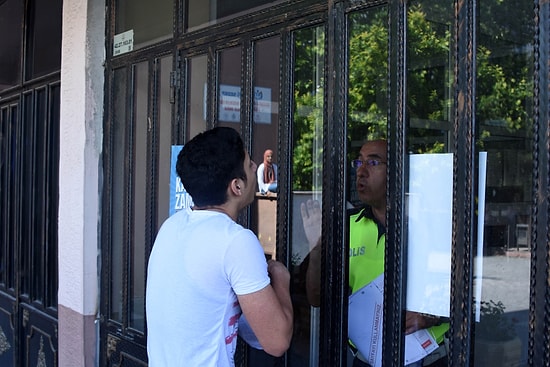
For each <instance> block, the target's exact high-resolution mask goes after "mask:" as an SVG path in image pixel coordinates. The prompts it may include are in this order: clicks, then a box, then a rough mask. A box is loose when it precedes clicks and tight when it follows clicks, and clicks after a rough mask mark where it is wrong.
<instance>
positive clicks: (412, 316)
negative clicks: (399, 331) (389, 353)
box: [405, 311, 441, 334]
mask: <svg viewBox="0 0 550 367" xmlns="http://www.w3.org/2000/svg"><path fill="white" fill-rule="evenodd" d="M440 324H441V319H440V318H439V317H437V316H433V315H427V314H424V313H418V312H413V311H407V315H406V317H405V334H411V333H414V332H415V331H417V330H421V329H427V328H429V327H432V326H435V325H440Z"/></svg>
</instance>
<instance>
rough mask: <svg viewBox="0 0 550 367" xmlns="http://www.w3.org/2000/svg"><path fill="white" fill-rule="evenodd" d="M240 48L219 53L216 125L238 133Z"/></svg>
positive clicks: (239, 113)
mask: <svg viewBox="0 0 550 367" xmlns="http://www.w3.org/2000/svg"><path fill="white" fill-rule="evenodd" d="M241 50H242V48H241V47H240V46H239V47H233V48H228V49H226V50H223V51H221V52H220V53H219V54H218V57H219V65H220V70H219V86H218V88H219V90H218V98H219V99H218V123H219V125H220V126H229V127H232V128H234V129H237V130H238V131H239V132H240V121H241V65H242V64H241V54H242V51H241Z"/></svg>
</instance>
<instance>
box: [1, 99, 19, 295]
mask: <svg viewBox="0 0 550 367" xmlns="http://www.w3.org/2000/svg"><path fill="white" fill-rule="evenodd" d="M8 116H9V120H8V121H7V123H8V124H9V127H8V130H7V131H8V133H7V135H6V139H7V141H6V148H7V149H8V154H7V155H6V163H5V164H6V165H7V167H6V169H9V171H8V173H6V175H7V176H6V179H7V180H8V186H7V187H8V192H6V195H9V196H7V197H8V198H9V199H8V200H9V207H8V208H9V211H8V213H9V216H8V219H7V220H8V223H9V225H8V226H6V227H5V228H7V229H8V230H7V233H8V237H7V238H8V251H7V252H6V256H7V260H6V262H7V267H6V273H7V280H6V284H7V286H8V288H9V289H12V290H13V289H15V279H16V277H15V275H16V274H15V272H16V271H17V270H16V269H18V268H19V267H18V266H16V264H15V258H16V257H15V251H16V248H17V246H19V245H18V244H19V241H20V238H19V236H18V233H17V232H16V230H15V229H16V228H17V226H19V224H20V223H19V220H18V218H19V210H20V209H19V208H20V206H19V195H20V185H21V182H20V179H19V172H20V162H19V157H17V155H16V152H18V151H19V142H18V140H19V134H20V130H19V129H18V127H19V126H20V125H21V124H20V123H19V122H20V121H19V108H18V106H17V105H14V106H11V107H10V113H9V114H8Z"/></svg>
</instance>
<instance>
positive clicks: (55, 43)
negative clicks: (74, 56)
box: [26, 0, 63, 79]
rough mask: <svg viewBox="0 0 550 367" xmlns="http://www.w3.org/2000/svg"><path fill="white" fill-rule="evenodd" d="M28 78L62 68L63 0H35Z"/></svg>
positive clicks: (33, 3) (33, 4) (33, 2)
mask: <svg viewBox="0 0 550 367" xmlns="http://www.w3.org/2000/svg"><path fill="white" fill-rule="evenodd" d="M31 3H32V12H31V14H32V18H33V19H32V22H31V24H33V27H32V29H31V34H30V35H29V37H30V39H29V44H30V46H29V50H28V52H29V53H28V55H27V56H28V57H27V59H28V60H29V61H28V64H27V67H28V69H27V71H28V75H27V77H26V78H27V79H31V78H36V77H39V76H42V75H46V74H48V73H51V72H54V71H58V70H60V69H61V23H62V15H61V14H62V10H63V1H62V0H34V1H32V2H31Z"/></svg>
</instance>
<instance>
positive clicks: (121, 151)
mask: <svg viewBox="0 0 550 367" xmlns="http://www.w3.org/2000/svg"><path fill="white" fill-rule="evenodd" d="M127 83H128V81H127V76H126V70H125V69H117V70H115V72H114V77H113V84H114V86H113V88H114V91H113V109H112V110H113V132H112V135H113V137H112V141H113V142H114V143H111V149H112V150H113V156H112V161H111V165H112V167H111V168H112V169H111V173H112V183H111V190H112V193H111V195H112V196H111V198H112V200H111V202H112V209H111V218H110V219H111V225H110V227H111V228H110V229H111V246H110V247H111V275H110V276H111V289H110V291H111V300H110V305H111V315H110V319H112V320H115V321H118V322H122V309H123V306H124V305H123V304H122V295H123V288H122V287H123V269H124V267H123V264H124V257H123V253H124V248H123V246H124V243H125V240H126V237H127V236H126V230H125V229H126V228H127V226H126V225H125V224H124V223H125V218H126V215H125V213H124V210H125V208H126V197H127V192H126V186H127V182H126V175H125V172H126V161H127V159H128V158H127V155H126V147H127V144H128V143H127V139H126V135H127V133H126V86H127Z"/></svg>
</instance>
